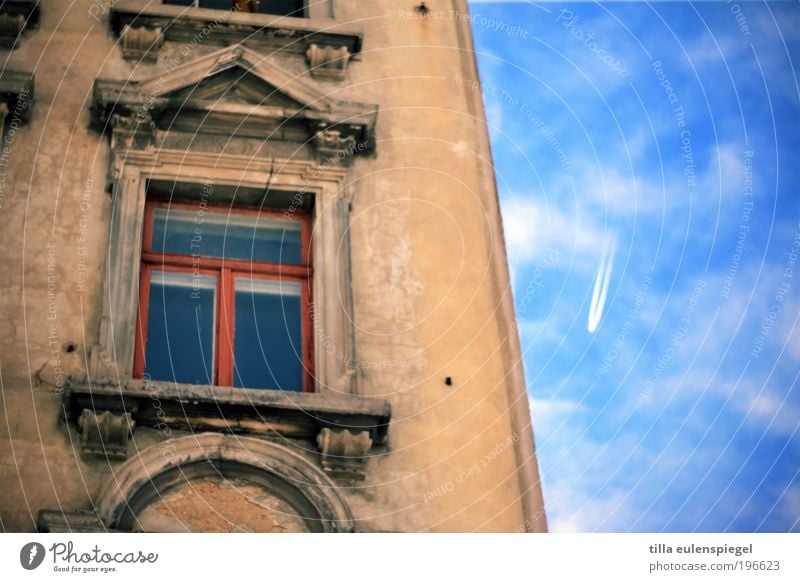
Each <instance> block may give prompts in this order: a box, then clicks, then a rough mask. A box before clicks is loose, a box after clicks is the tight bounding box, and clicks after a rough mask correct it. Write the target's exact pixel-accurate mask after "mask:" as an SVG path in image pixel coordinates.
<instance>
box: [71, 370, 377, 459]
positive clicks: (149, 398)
mask: <svg viewBox="0 0 800 582" xmlns="http://www.w3.org/2000/svg"><path fill="white" fill-rule="evenodd" d="M65 408H66V411H67V413H68V414H69V415H71V416H73V417H76V418H77V417H80V416H82V415H83V414H84V411H88V412H90V413H92V414H93V415H95V416H99V415H102V414H104V413H106V412H108V413H110V415H113V416H115V417H117V418H120V417H123V416H127V421H128V422H129V423H130V428H131V430H132V428H133V426H134V425H135V426H150V427H160V428H164V427H170V428H174V429H191V430H202V431H222V432H234V433H255V434H261V435H264V436H268V435H272V436H282V437H287V438H297V439H312V440H313V439H316V438H318V436H319V435H320V434H322V433H323V431H324V429H328V430H329V431H333V432H339V431H344V430H346V431H349V432H350V433H355V434H361V433H366V434H367V435H368V437H369V439H370V441H371V444H376V445H382V444H385V443H386V440H387V432H388V427H389V420H390V418H391V406H390V404H389V402H388V401H386V400H381V399H377V398H364V397H358V396H345V395H339V394H319V393H304V392H284V391H280V390H253V389H246V388H229V387H222V386H196V385H189V384H174V383H170V382H151V381H150V382H145V381H144V380H134V379H131V380H126V381H124V382H123V383H122V384H114V383H105V384H104V383H97V382H93V383H91V384H89V383H78V384H75V385H72V386H70V387H68V388H67V389H66V390H65ZM93 422H94V421H93ZM112 441H114V437H113V436H111V437H110V438H109V435H105V438H104V442H103V443H100V444H101V445H103V446H102V447H101V448H103V449H106V448H108V445H109V443H112ZM120 444H122V443H120ZM124 444H126V445H127V438H126V439H125V443H124ZM126 448H127V447H126ZM84 450H85V451H86V450H87V449H86V447H84ZM89 452H92V451H89Z"/></svg>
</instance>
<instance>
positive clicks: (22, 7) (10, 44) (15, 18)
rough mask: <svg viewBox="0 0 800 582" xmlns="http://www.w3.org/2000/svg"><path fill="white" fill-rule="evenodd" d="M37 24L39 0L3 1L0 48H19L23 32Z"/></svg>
mask: <svg viewBox="0 0 800 582" xmlns="http://www.w3.org/2000/svg"><path fill="white" fill-rule="evenodd" d="M37 24H39V0H3V2H2V3H1V4H0V48H4V49H15V48H17V46H18V45H19V41H20V39H21V38H22V34H23V32H24V31H25V30H26V29H29V28H33V27H35V26H36V25H37Z"/></svg>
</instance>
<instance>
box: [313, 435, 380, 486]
mask: <svg viewBox="0 0 800 582" xmlns="http://www.w3.org/2000/svg"><path fill="white" fill-rule="evenodd" d="M317 446H318V447H319V450H320V454H321V462H322V469H323V470H324V471H325V472H326V473H329V474H330V475H331V476H333V477H335V478H337V479H349V480H354V481H360V480H362V479H364V476H365V474H366V465H367V453H368V452H369V450H370V448H371V447H372V439H371V438H370V436H369V432H367V431H360V432H357V433H353V432H351V431H349V430H346V429H343V430H334V429H330V428H328V427H325V428H323V429H322V430H321V431H320V432H319V435H317Z"/></svg>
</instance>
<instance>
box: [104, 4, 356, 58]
mask: <svg viewBox="0 0 800 582" xmlns="http://www.w3.org/2000/svg"><path fill="white" fill-rule="evenodd" d="M110 17H111V25H112V27H113V29H114V32H115V33H116V34H117V35H119V34H121V32H122V30H123V28H124V27H125V25H129V26H131V27H133V28H140V27H146V28H148V29H160V30H161V32H162V33H163V35H164V39H165V40H167V41H174V42H191V41H192V40H193V39H194V40H195V42H197V39H198V38H199V39H201V41H200V42H203V43H205V44H210V45H219V46H227V45H230V44H236V43H239V42H243V41H247V45H248V46H252V47H253V48H259V47H267V48H270V49H281V50H283V51H288V52H296V53H302V54H305V53H306V51H307V50H308V49H309V47H310V46H311V45H312V44H316V45H318V46H322V47H325V46H328V47H334V48H340V47H346V48H347V50H348V52H349V55H351V56H352V55H355V54H357V53H359V52H360V51H361V45H362V41H363V37H364V34H363V32H362V29H361V27H360V26H355V25H352V24H346V23H340V22H337V21H336V20H331V19H321V18H313V19H310V18H294V17H290V16H274V15H270V14H249V13H242V12H239V13H237V12H228V11H221V10H210V9H207V8H191V9H186V8H185V7H183V6H171V5H169V4H154V3H152V2H149V1H143V0H130V1H127V2H120V3H119V4H117V5H114V6H113V7H112V8H111V10H110ZM209 30H211V31H213V32H211V33H209ZM198 35H199V36H198Z"/></svg>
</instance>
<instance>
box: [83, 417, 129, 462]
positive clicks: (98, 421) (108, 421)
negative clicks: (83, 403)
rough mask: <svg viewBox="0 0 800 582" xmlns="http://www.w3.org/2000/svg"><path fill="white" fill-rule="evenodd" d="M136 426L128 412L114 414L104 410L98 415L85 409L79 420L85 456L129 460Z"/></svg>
mask: <svg viewBox="0 0 800 582" xmlns="http://www.w3.org/2000/svg"><path fill="white" fill-rule="evenodd" d="M134 424H135V423H134V422H133V420H132V419H131V415H130V413H128V412H124V413H120V414H114V413H112V412H110V411H108V410H104V411H103V412H100V413H99V414H98V413H97V412H95V411H92V410H89V409H88V408H84V409H83V412H82V413H81V416H80V418H79V419H78V429H79V430H80V432H81V447H82V449H83V454H85V455H99V456H104V457H108V458H109V459H127V458H128V441H129V439H130V435H131V431H133V427H134Z"/></svg>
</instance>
